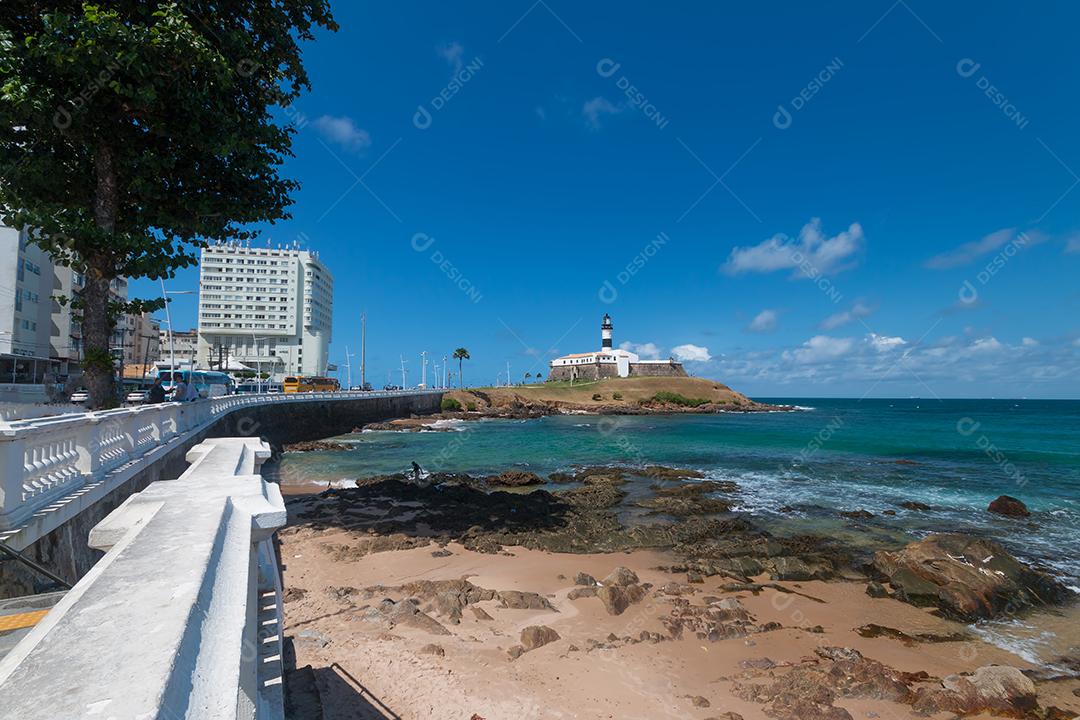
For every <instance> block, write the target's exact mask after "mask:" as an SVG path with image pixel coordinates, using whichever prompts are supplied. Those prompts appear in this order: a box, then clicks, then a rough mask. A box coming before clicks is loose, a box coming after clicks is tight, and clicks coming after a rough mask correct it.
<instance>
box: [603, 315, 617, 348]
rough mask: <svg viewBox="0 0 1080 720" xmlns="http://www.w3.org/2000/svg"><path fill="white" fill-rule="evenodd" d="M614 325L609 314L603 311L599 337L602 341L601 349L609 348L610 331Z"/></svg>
mask: <svg viewBox="0 0 1080 720" xmlns="http://www.w3.org/2000/svg"><path fill="white" fill-rule="evenodd" d="M613 328H614V325H612V324H611V316H610V315H608V314H607V313H604V321H603V322H602V323H600V339H601V340H602V341H603V344H602V347H601V349H603V350H610V349H611V331H612V329H613Z"/></svg>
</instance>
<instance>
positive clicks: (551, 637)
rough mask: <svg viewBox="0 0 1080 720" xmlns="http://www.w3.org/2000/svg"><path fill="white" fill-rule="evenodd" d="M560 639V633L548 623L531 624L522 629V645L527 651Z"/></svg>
mask: <svg viewBox="0 0 1080 720" xmlns="http://www.w3.org/2000/svg"><path fill="white" fill-rule="evenodd" d="M558 639H559V633H557V632H555V631H554V630H552V629H551V628H549V627H548V626H547V625H530V626H529V627H527V628H525V629H524V630H522V631H521V646H522V647H523V648H525V652H528V651H530V650H536V649H537V648H541V647H543V646H545V645H547V644H549V643H553V642H555V641H556V640H558Z"/></svg>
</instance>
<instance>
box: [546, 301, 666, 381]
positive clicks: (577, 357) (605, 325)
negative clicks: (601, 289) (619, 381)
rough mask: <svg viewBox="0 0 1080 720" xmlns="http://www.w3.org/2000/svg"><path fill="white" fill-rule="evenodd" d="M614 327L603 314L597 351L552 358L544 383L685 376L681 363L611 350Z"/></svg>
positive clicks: (608, 316)
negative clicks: (642, 357)
mask: <svg viewBox="0 0 1080 720" xmlns="http://www.w3.org/2000/svg"><path fill="white" fill-rule="evenodd" d="M614 329H615V328H614V325H613V324H612V322H611V316H610V315H607V314H605V315H604V319H603V320H602V321H601V323H600V349H599V350H597V351H595V352H584V353H573V354H570V355H563V356H562V357H558V358H555V359H554V360H552V361H551V362H550V363H549V365H550V368H551V372H550V374H549V375H548V380H600V379H602V378H609V377H621V378H624V377H630V376H631V375H643V376H649V377H685V376H686V371H685V370H684V369H683V366H682V363H678V362H675V360H674V359H672V358H669V359H667V360H642V359H641V357H640V356H639V355H638V354H637V353H633V352H630V351H629V350H623V349H621V348H615V347H613V344H614V341H613V339H612V333H613V331H614Z"/></svg>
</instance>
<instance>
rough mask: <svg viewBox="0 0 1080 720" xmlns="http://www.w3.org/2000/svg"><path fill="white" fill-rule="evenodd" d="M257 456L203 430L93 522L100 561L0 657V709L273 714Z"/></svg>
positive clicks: (263, 500)
mask: <svg viewBox="0 0 1080 720" xmlns="http://www.w3.org/2000/svg"><path fill="white" fill-rule="evenodd" d="M269 455H270V448H269V446H268V445H267V444H266V443H263V442H260V441H259V440H256V439H253V438H220V439H213V440H206V441H204V442H202V443H200V444H199V445H197V446H195V447H194V448H192V449H191V450H190V451H189V452H188V457H187V459H188V460H189V461H190V462H192V465H191V467H190V468H189V469H188V470H187V472H185V473H184V474H183V475H182V476H181V477H180V478H179V479H177V480H168V481H159V482H155V483H152V484H151V485H150V486H149V487H147V489H146V490H144V491H142V492H141V493H138V494H135V495H132V496H131V497H129V498H128V499H127V500H126V501H125V502H124V503H123V504H122V505H121V506H120V507H118V508H116V509H115V510H114V511H113V512H112V513H110V514H109V515H108V516H107V517H106V518H105V519H104V520H103V521H102V522H100V523H99V524H98V525H97V526H95V528H94V529H93V531H92V532H91V534H90V544H91V546H92V547H95V548H97V549H100V550H105V551H106V554H105V556H104V558H102V559H101V560H100V561H99V562H98V563H97V564H96V565H95V566H94V567H93V569H92V570H91V571H90V572H89V573H88V574H87V575H86V576H84V577H83V579H82V580H80V581H79V582H78V584H76V585H75V587H74V588H73V589H72V590H71V591H70V592H68V594H67V595H66V596H65V597H64V598H63V599H62V600H61V601H60V602H59V603H58V604H57V605H56V607H55V608H53V609H52V610H51V611H50V612H49V614H48V615H47V616H46V617H45V618H44V619H42V620H41V622H39V623H38V625H37V626H36V627H35V628H34V629H33V630H32V631H31V632H30V633H29V634H28V635H27V636H26V637H25V638H23V640H22V641H21V642H20V643H19V644H18V645H17V646H16V647H15V648H14V649H13V650H12V651H11V653H10V654H8V655H7V656H6V657H5V658H4V659H3V660H2V661H0V698H3V700H2V701H0V718H2V719H7V718H19V719H20V720H35V719H38V718H40V719H41V720H45V719H46V718H49V719H50V720H51V719H52V718H76V717H88V716H93V717H97V716H100V717H105V718H117V719H120V718H123V719H127V718H236V719H239V718H244V719H245V720H252V719H254V720H264V719H271V718H272V719H274V720H277V719H279V718H282V717H283V714H284V710H283V704H282V696H281V635H280V620H281V613H280V607H281V587H280V583H279V581H278V569H277V561H276V555H275V553H274V549H273V545H272V536H273V533H274V532H275V531H276V530H277V529H278V528H280V527H282V526H283V525H284V524H285V520H286V513H285V504H284V502H283V501H282V498H281V493H280V492H279V490H278V488H277V486H276V485H273V484H271V483H267V482H265V481H263V479H262V477H261V476H260V475H259V474H258V472H259V467H260V465H261V464H262V462H263V461H264V460H265V459H267V458H268V457H269ZM57 673H61V674H62V675H63V676H65V677H72V678H80V681H79V682H75V683H67V684H65V689H64V691H63V692H56V688H57V685H56V682H57V681H56V678H57Z"/></svg>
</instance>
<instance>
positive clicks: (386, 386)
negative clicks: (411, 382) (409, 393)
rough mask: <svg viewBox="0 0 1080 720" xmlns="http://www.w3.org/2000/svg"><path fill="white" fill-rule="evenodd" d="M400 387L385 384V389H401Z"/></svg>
mask: <svg viewBox="0 0 1080 720" xmlns="http://www.w3.org/2000/svg"><path fill="white" fill-rule="evenodd" d="M400 389H401V388H400V387H398V386H397V385H384V386H383V390H400Z"/></svg>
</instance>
